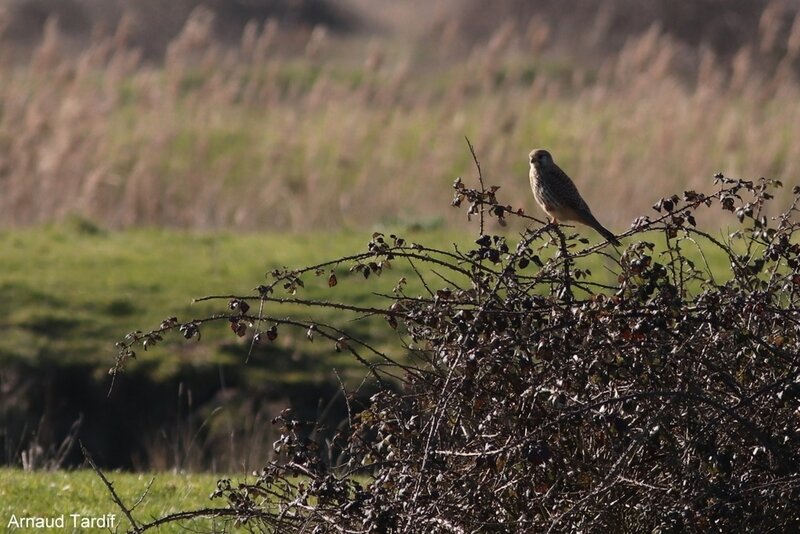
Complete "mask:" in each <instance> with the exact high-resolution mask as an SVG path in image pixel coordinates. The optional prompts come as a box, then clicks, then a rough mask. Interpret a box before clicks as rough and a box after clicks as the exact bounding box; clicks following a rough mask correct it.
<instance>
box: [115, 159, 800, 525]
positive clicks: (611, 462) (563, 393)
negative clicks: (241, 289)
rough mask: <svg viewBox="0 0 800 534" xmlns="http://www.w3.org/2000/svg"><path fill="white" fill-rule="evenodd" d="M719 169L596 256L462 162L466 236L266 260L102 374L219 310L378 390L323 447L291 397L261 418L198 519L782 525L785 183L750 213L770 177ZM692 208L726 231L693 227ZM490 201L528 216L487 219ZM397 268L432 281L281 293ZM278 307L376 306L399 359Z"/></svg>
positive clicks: (795, 322) (799, 295)
mask: <svg viewBox="0 0 800 534" xmlns="http://www.w3.org/2000/svg"><path fill="white" fill-rule="evenodd" d="M476 163H477V161H476ZM478 171H479V177H480V166H478ZM715 183H716V184H717V185H718V187H717V190H716V192H714V193H712V194H703V193H697V192H694V191H687V192H685V193H684V194H683V195H675V196H672V197H668V198H664V199H661V200H660V201H659V202H658V203H657V204H656V205H655V206H654V208H655V210H656V211H657V215H655V216H653V217H641V218H639V219H637V220H636V221H634V223H633V225H632V228H631V230H630V231H628V232H627V233H626V234H625V237H627V241H628V242H629V244H628V245H627V247H626V248H625V249H624V250H623V251H621V253H614V252H613V251H612V250H609V246H608V244H607V243H604V244H601V245H593V246H592V245H589V244H588V242H587V241H586V240H585V239H582V238H580V237H579V236H578V235H577V234H572V233H566V234H565V233H564V232H565V231H566V230H569V228H565V227H554V226H553V225H541V224H538V223H537V222H536V221H535V220H534V219H532V218H531V217H529V216H527V215H525V214H524V213H523V212H522V211H521V210H515V209H514V208H513V207H511V206H507V205H505V204H503V203H501V202H500V201H499V199H498V197H497V188H489V189H486V188H484V186H483V180H482V179H481V180H480V184H481V186H480V188H477V189H472V188H468V187H467V186H465V185H464V184H463V183H462V182H461V180H458V181H457V182H456V184H455V199H454V202H453V204H454V205H456V206H461V205H464V206H469V213H470V215H471V216H472V217H477V218H478V219H479V226H480V235H479V237H478V239H477V240H476V246H475V247H474V248H473V249H472V250H469V251H463V252H462V251H460V250H458V249H457V248H454V249H453V250H437V249H432V248H428V247H425V246H424V245H419V244H411V243H408V242H406V241H405V240H404V239H402V238H401V237H398V236H394V235H392V236H385V235H382V234H379V233H376V234H374V235H373V236H372V239H371V241H370V243H369V247H368V250H367V251H365V252H363V253H360V254H355V255H353V256H350V257H347V258H340V259H336V260H333V261H330V262H326V263H321V264H319V265H316V266H312V267H307V268H304V269H298V270H286V271H282V272H276V273H273V277H274V279H273V281H272V282H271V283H270V284H268V285H263V286H260V287H259V288H258V290H257V292H256V294H254V295H250V296H241V297H236V298H234V299H232V300H230V301H229V305H228V309H227V310H225V311H224V312H223V313H220V314H219V315H216V316H213V317H209V318H206V319H202V320H195V321H190V322H187V323H181V322H179V321H177V320H175V319H171V320H168V321H166V322H165V323H164V324H163V325H162V327H161V328H160V329H159V330H157V331H154V332H149V333H141V332H136V333H133V334H131V335H129V336H128V337H127V338H126V339H125V340H124V341H123V342H121V343H120V344H119V348H120V355H119V357H118V360H117V364H116V366H115V368H114V369H112V373H115V374H116V373H117V372H118V371H120V370H121V369H122V367H123V366H124V364H125V363H126V361H127V360H128V358H130V357H131V356H133V355H134V353H133V348H134V345H136V344H139V343H144V344H145V346H147V344H152V343H154V342H158V341H160V339H161V336H162V335H163V334H164V333H165V332H167V331H180V333H182V334H183V335H184V336H185V337H186V338H193V337H196V336H199V333H200V329H201V328H202V327H203V325H204V323H205V322H207V321H219V320H221V321H228V322H230V324H231V329H232V331H233V332H234V334H235V335H239V336H254V342H265V341H266V340H272V339H274V338H275V337H276V336H277V335H278V332H279V330H281V329H284V328H287V327H295V328H302V329H304V330H306V331H307V332H308V335H309V337H316V338H317V339H319V338H327V339H328V340H329V341H330V342H331V344H332V348H333V349H335V350H337V351H349V352H351V353H352V354H353V355H354V356H355V357H357V358H358V359H359V360H360V361H362V362H363V363H364V365H365V367H366V368H367V369H368V371H369V374H370V376H371V377H372V379H373V380H374V382H375V383H376V384H378V385H379V386H380V389H379V392H378V393H376V394H375V395H374V396H372V397H371V399H370V404H369V405H368V406H362V407H358V406H351V407H350V410H349V414H350V415H349V419H348V421H347V422H346V424H345V425H344V426H343V428H342V429H340V431H339V432H337V433H336V434H335V435H334V436H333V437H332V438H331V439H330V440H329V441H328V442H324V441H323V440H321V439H318V438H317V439H312V437H311V436H317V435H319V434H312V431H313V430H315V425H313V424H309V423H304V422H301V421H298V420H296V419H295V418H294V417H293V416H292V413H291V411H288V410H287V411H285V412H283V413H282V414H280V415H278V416H277V417H275V419H274V421H273V423H274V424H275V425H277V426H278V427H279V428H280V431H281V433H282V434H281V438H280V439H279V440H278V441H276V442H275V444H274V449H275V451H276V452H277V453H278V454H279V459H278V460H276V461H273V462H271V463H269V465H267V466H266V467H264V469H263V470H262V471H261V472H260V473H257V474H256V477H255V478H254V479H252V480H248V481H245V482H240V483H236V482H232V481H230V480H221V481H220V482H219V484H218V487H217V489H216V491H215V492H214V494H213V497H214V498H216V499H224V500H226V501H227V505H228V506H227V508H226V509H225V511H224V512H215V513H219V514H224V515H226V516H228V517H235V518H236V520H237V521H239V522H241V523H245V524H247V525H250V526H251V527H252V528H254V529H256V530H258V529H263V530H265V531H268V532H376V533H378V532H545V531H547V532H564V531H581V532H629V531H635V532H648V531H649V532H660V533H666V532H679V531H680V532H684V531H687V532H708V531H715V532H731V531H756V530H757V531H761V532H771V531H779V532H783V531H788V530H790V529H791V527H792V526H796V525H798V524H799V523H800V506H799V505H800V501H799V500H798V499H800V492H799V491H798V481H800V478H798V477H799V476H800V468H798V465H800V457H799V453H800V435H798V432H797V414H798V408H800V379H799V378H798V377H799V376H800V326H799V325H800V319H799V318H800V315H798V313H797V311H798V303H800V257H799V256H800V244H798V234H797V230H798V222H797V221H796V215H797V211H798V204H799V203H800V188H798V187H795V188H794V191H793V195H794V196H793V199H794V200H793V202H792V204H791V205H790V206H789V207H788V209H786V210H785V211H784V212H783V213H782V214H780V215H778V216H775V217H768V216H767V215H766V213H767V212H766V211H765V210H766V208H767V206H768V203H769V200H770V199H771V198H772V193H771V191H773V189H774V188H776V187H780V186H781V184H780V182H777V181H774V180H768V179H764V178H761V179H759V180H756V181H745V180H732V179H729V178H726V177H724V176H722V175H717V176H716V177H715ZM708 208H717V209H721V210H722V211H723V212H724V213H728V214H729V215H731V216H733V217H735V218H736V219H737V220H738V223H739V224H737V223H736V222H734V224H737V226H738V228H739V229H738V230H736V231H735V232H734V233H733V234H731V235H729V236H721V237H716V236H715V235H714V234H712V233H711V232H710V231H708V230H704V229H702V228H701V227H699V226H698V225H697V221H696V220H695V213H696V212H697V211H698V210H705V209H708ZM490 217H491V218H499V219H501V220H503V219H505V218H510V217H519V218H524V219H528V222H529V223H531V226H530V227H529V229H528V230H526V231H525V232H523V233H522V234H521V235H520V236H519V239H518V240H517V239H512V238H511V237H510V236H503V235H487V234H484V231H485V226H486V225H485V222H486V219H487V218H490ZM715 256H722V257H723V258H724V260H723V261H721V262H716V261H714V257H715ZM394 262H410V263H412V264H413V265H414V266H415V270H416V272H417V273H418V275H419V276H420V277H421V278H422V279H423V281H424V282H425V288H426V289H427V291H426V292H425V293H424V294H421V295H413V294H406V293H405V291H404V285H403V283H402V281H401V283H399V284H398V287H397V288H396V289H395V291H394V293H393V294H390V295H386V296H385V299H386V305H385V306H384V307H378V308H363V307H359V306H356V305H349V304H347V303H334V302H321V301H314V302H312V301H307V300H305V301H304V300H303V298H302V297H301V296H295V292H301V291H302V288H303V287H304V285H305V284H307V283H311V281H310V280H311V277H313V276H314V275H317V276H318V277H320V280H322V283H327V284H330V285H333V284H336V283H339V281H338V280H337V279H336V278H335V276H331V275H329V273H330V269H331V268H332V267H333V266H338V265H342V264H346V265H350V266H351V270H352V271H354V272H356V273H358V274H360V275H361V276H359V277H356V279H358V278H363V279H365V283H368V282H366V279H369V277H370V276H376V275H380V274H381V273H382V272H385V271H386V269H387V268H389V266H390V265H391V263H394ZM597 265H605V269H606V270H608V271H610V272H611V273H612V274H611V275H608V276H606V277H605V278H604V277H603V276H602V275H601V274H600V273H592V272H591V267H590V266H597ZM595 269H596V267H595ZM384 275H385V274H384ZM606 278H609V279H610V281H604V280H605V279H606ZM348 281H349V282H352V281H353V279H352V278H350V279H348ZM283 291H288V292H289V293H290V294H289V295H288V296H284V295H282V294H281V292H283ZM300 294H302V293H300ZM288 301H291V302H298V301H299V302H305V303H306V304H308V305H310V306H333V307H336V308H338V309H340V310H342V312H343V313H344V312H351V313H354V314H356V315H358V316H362V315H364V314H368V315H372V316H382V317H384V318H385V325H386V328H393V329H396V330H397V331H398V344H400V345H401V347H402V349H403V351H404V354H403V355H402V356H401V357H397V356H396V355H392V354H390V353H388V352H386V351H383V350H380V349H378V348H375V347H371V346H368V345H366V344H365V343H362V342H360V341H359V340H357V339H354V338H352V337H349V336H348V335H347V334H346V333H345V332H344V331H342V330H340V329H337V328H334V327H332V326H326V325H315V324H309V323H308V322H305V321H303V320H299V319H294V318H282V317H278V316H273V315H271V314H267V313H266V312H264V310H267V309H272V308H273V307H275V306H277V305H278V304H279V303H283V302H288ZM343 387H344V386H343ZM348 398H350V397H348ZM316 430H318V429H316ZM326 458H332V459H333V460H329V459H326ZM200 513H209V512H208V511H207V510H206V511H198V514H200ZM186 517H187V515H186V514H183V515H180V517H178V516H176V517H175V519H183V518H186ZM164 520H170V518H163V519H162V520H160V521H164Z"/></svg>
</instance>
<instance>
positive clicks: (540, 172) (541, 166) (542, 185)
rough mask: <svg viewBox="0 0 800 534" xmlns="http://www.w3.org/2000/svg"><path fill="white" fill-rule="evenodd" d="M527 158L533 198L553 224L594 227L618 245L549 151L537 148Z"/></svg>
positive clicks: (617, 241)
mask: <svg viewBox="0 0 800 534" xmlns="http://www.w3.org/2000/svg"><path fill="white" fill-rule="evenodd" d="M529 159H530V162H531V171H530V179H531V189H532V190H533V197H534V198H535V199H536V202H537V203H538V204H539V205H540V206H541V207H542V209H543V210H544V211H545V213H547V215H548V217H550V219H551V221H552V223H553V224H558V221H574V222H579V223H581V224H585V225H586V226H589V227H591V228H594V229H595V230H597V231H598V232H599V233H600V235H602V236H603V237H605V238H606V239H607V240H608V241H610V242H611V243H612V244H614V245H619V244H620V242H619V240H618V239H617V238H616V237H615V236H614V234H613V233H611V232H610V231H609V230H608V229H607V228H606V227H604V226H603V225H602V224H600V222H599V221H598V220H597V219H596V218H595V216H594V215H592V210H590V209H589V205H588V204H586V201H585V200H583V197H582V196H581V194H580V193H579V192H578V188H577V187H575V184H574V183H573V182H572V180H571V179H570V177H569V176H567V173H565V172H564V171H562V170H561V168H560V167H559V166H558V165H556V162H555V161H553V156H551V155H550V152H548V151H547V150H545V149H543V148H537V149H534V150H532V151H531V153H530V154H529Z"/></svg>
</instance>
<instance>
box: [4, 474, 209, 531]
mask: <svg viewBox="0 0 800 534" xmlns="http://www.w3.org/2000/svg"><path fill="white" fill-rule="evenodd" d="M106 477H107V478H108V479H109V481H110V482H111V483H112V484H114V489H115V490H116V492H117V494H118V495H119V496H120V498H121V499H122V500H123V502H125V504H127V505H128V506H132V505H133V504H134V503H136V502H137V501H139V499H140V498H141V497H143V498H142V499H141V503H140V504H139V506H137V508H136V510H135V511H134V513H133V515H134V518H135V519H137V520H138V521H140V522H143V523H147V522H150V521H153V520H154V519H156V518H159V517H163V516H165V515H168V514H171V513H177V512H181V511H184V510H196V509H202V508H213V507H222V506H223V505H224V502H223V501H219V500H217V501H212V500H210V499H209V495H210V494H211V492H212V491H213V488H214V487H215V484H216V481H217V479H218V478H219V477H217V476H214V475H209V474H174V473H157V474H155V473H153V474H150V473H120V472H109V473H106ZM0 480H2V481H3V483H2V485H0V524H1V525H2V526H3V529H5V528H6V526H7V525H8V521H9V520H10V518H11V516H12V515H14V516H16V517H17V518H20V517H32V516H38V517H57V516H60V515H62V514H63V515H64V516H65V521H64V523H65V527H64V528H52V529H44V530H41V531H42V532H80V531H92V530H94V531H102V530H106V531H109V530H110V531H112V532H113V531H117V532H124V531H126V530H127V529H128V528H130V525H129V524H128V520H127V519H125V518H124V517H123V515H122V513H121V512H120V510H119V508H118V507H117V505H116V504H115V503H114V502H113V501H112V499H111V495H110V494H109V493H108V490H107V489H106V487H105V485H104V484H103V482H102V481H101V480H100V479H99V478H98V477H97V475H96V474H95V473H94V472H92V471H91V470H88V469H87V470H79V471H59V472H55V473H54V472H48V471H40V472H36V473H26V472H23V471H20V470H15V469H8V468H0ZM151 482H152V484H151ZM148 486H149V490H148ZM32 495H34V496H35V498H31V496H32ZM71 514H80V516H82V517H89V518H91V517H96V518H99V517H102V516H104V515H106V514H116V518H115V525H116V526H117V528H116V529H74V530H73V528H72V518H71V517H70V516H71ZM223 526H224V525H223V523H222V522H221V521H220V520H216V521H215V520H213V519H207V520H195V521H193V522H192V523H183V524H180V523H172V524H170V525H167V526H164V527H160V528H159V529H157V530H156V532H185V531H186V528H187V527H188V528H199V529H201V530H203V531H219V529H221V528H223ZM21 530H22V529H21ZM37 531H39V530H37Z"/></svg>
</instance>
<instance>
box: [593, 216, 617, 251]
mask: <svg viewBox="0 0 800 534" xmlns="http://www.w3.org/2000/svg"><path fill="white" fill-rule="evenodd" d="M586 215H587V217H586V219H587V223H588V224H589V226H591V227H592V228H594V229H595V230H597V231H598V232H599V233H600V235H601V236H603V237H605V238H606V239H608V241H609V242H610V243H611V244H612V245H614V246H617V247H618V246H620V245H621V243H620V242H619V239H617V237H616V236H615V235H614V234H612V233H611V232H610V231H609V230H608V229H607V228H606V227H605V226H603V225H602V224H600V222H599V221H598V220H597V219H595V217H594V215H592V214H591V213H587V214H586Z"/></svg>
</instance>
